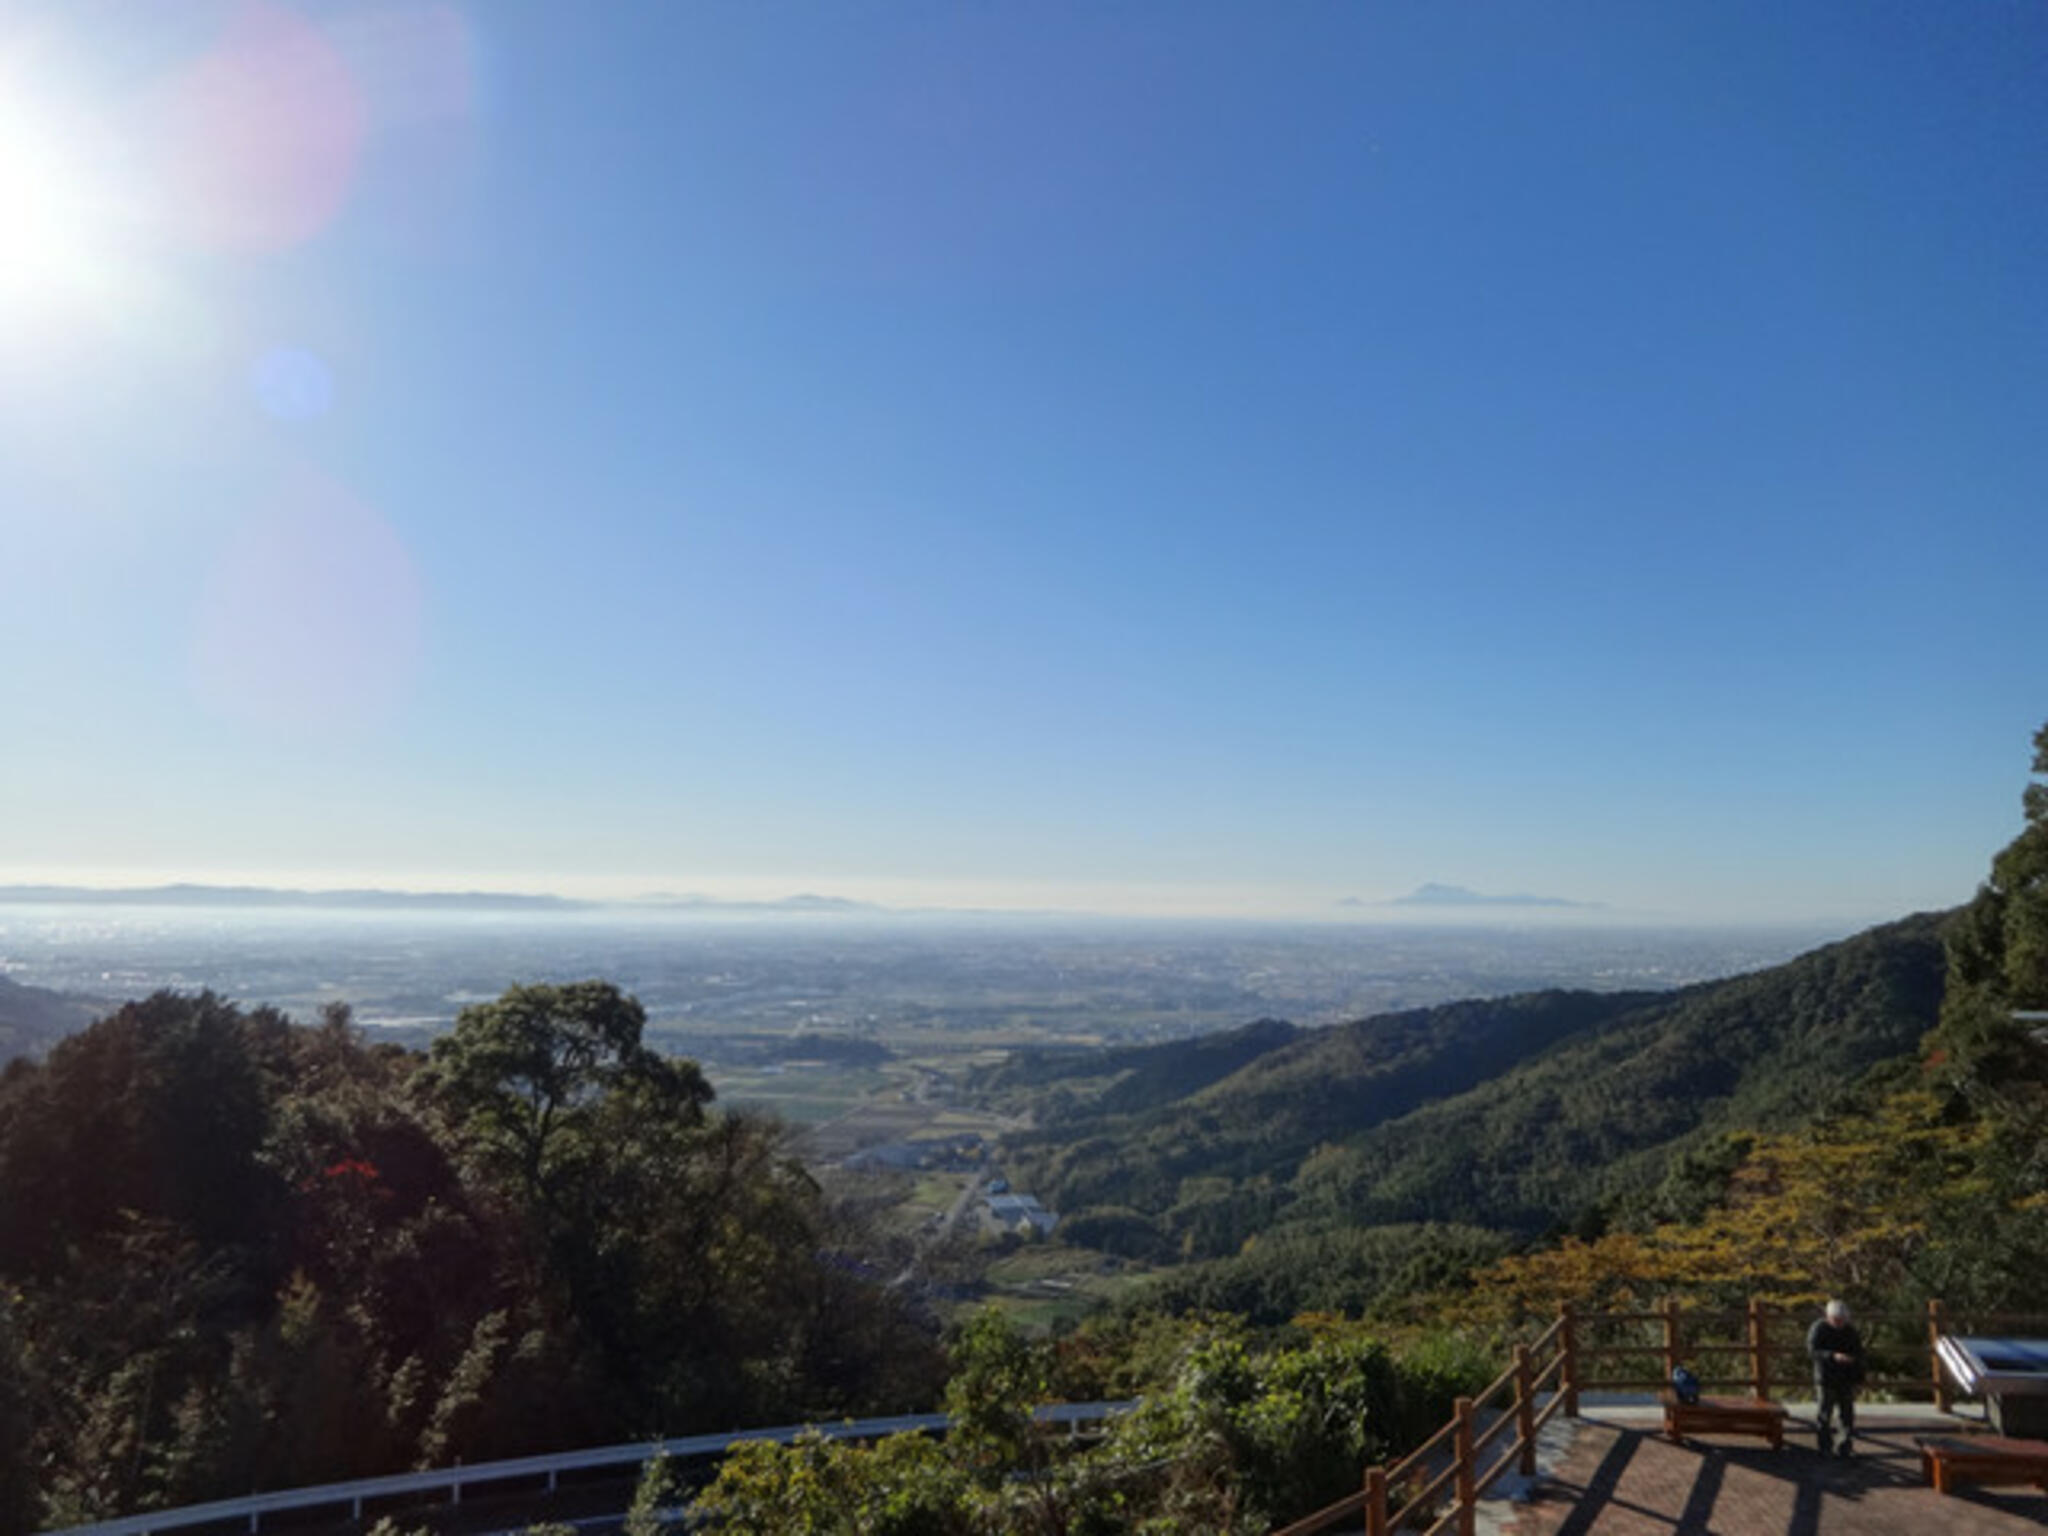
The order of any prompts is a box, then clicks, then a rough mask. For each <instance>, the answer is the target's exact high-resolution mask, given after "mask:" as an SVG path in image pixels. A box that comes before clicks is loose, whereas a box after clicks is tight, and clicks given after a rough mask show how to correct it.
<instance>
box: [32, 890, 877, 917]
mask: <svg viewBox="0 0 2048 1536" xmlns="http://www.w3.org/2000/svg"><path fill="white" fill-rule="evenodd" d="M0 904H14V905H22V906H30V905H34V906H130V907H241V908H251V907H255V908H293V909H298V908H305V909H315V910H318V909H329V910H339V911H407V912H597V911H607V910H612V909H616V908H653V909H658V910H661V911H670V912H818V913H827V912H881V911H886V910H888V909H887V908H883V907H877V906H874V905H871V904H870V903H867V902H862V901H853V900H851V899H849V898H847V897H844V896H816V895H812V894H810V893H808V892H805V893H802V894H799V895H795V896H786V897H783V898H781V899H779V900H775V901H723V900H720V899H719V898H717V897H715V896H699V895H685V896H677V895H671V894H667V893H661V894H657V895H652V896H644V897H641V898H639V899H637V900H633V901H582V900H578V899H577V898H575V897H571V896H549V895H523V894H520V893H518V892H511V891H388V890H375V889H366V890H320V891H301V890H291V889H287V888H281V887H277V886H267V885H194V884H177V885H152V886H135V887H126V886H85V885H0Z"/></svg>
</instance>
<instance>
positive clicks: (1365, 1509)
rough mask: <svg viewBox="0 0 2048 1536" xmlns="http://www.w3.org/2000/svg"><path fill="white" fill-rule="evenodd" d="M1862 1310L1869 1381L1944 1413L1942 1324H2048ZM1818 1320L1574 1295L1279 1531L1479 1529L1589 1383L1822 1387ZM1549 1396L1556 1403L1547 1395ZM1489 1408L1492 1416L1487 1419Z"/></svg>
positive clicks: (1305, 1535) (2039, 1319)
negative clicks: (1385, 1460) (1513, 1473)
mask: <svg viewBox="0 0 2048 1536" xmlns="http://www.w3.org/2000/svg"><path fill="white" fill-rule="evenodd" d="M1855 1321H1856V1325H1857V1327H1858V1329H1859V1330H1860V1331H1861V1332H1862V1334H1863V1339H1864V1345H1865V1353H1866V1357H1867V1359H1868V1361H1869V1363H1870V1370H1869V1374H1868V1375H1867V1376H1866V1377H1865V1380H1864V1390H1865V1391H1867V1392H1872V1393H1880V1394H1885V1395H1889V1396H1897V1397H1911V1398H1925V1399H1927V1400H1928V1401H1931V1402H1932V1403H1933V1404H1934V1406H1935V1407H1937V1408H1939V1409H1941V1410H1942V1411H1944V1412H1946V1411H1947V1410H1948V1408H1949V1407H1950V1406H1951V1404H1952V1401H1953V1396H1954V1394H1953V1393H1952V1391H1951V1389H1950V1387H1949V1385H1948V1382H1947V1380H1946V1379H1945V1378H1944V1377H1943V1375H1942V1370H1941V1360H1940V1357H1939V1356H1938V1355H1936V1354H1935V1350H1934V1346H1935V1341H1936V1340H1937V1339H1939V1338H1940V1337H1941V1336H1942V1335H1943V1334H1944V1333H1976V1332H2003V1331H2008V1330H2014V1329H2024V1330H2027V1331H2030V1332H2037V1333H2048V1314H2030V1315H2020V1314H2015V1313H1984V1314H1973V1315H1970V1316H1967V1317H1962V1316H1956V1317H1951V1316H1950V1315H1949V1314H1948V1312H1947V1310H1946V1309H1945V1308H1944V1307H1943V1306H1942V1304H1941V1303H1940V1302H1939V1301H1930V1302H1928V1303H1927V1307H1926V1310H1925V1311H1924V1312H1865V1313H1858V1314H1857V1316H1856V1319H1855ZM1811 1322H1812V1314H1811V1313H1809V1312H1793V1311H1786V1310H1784V1309H1782V1308H1778V1307H1772V1306H1768V1305H1766V1304H1764V1303H1763V1302H1759V1301H1754V1300H1752V1301H1751V1302H1750V1303H1749V1305H1748V1306H1747V1307H1744V1308H1741V1309H1737V1310H1723V1311H1716V1310H1709V1309H1698V1310H1690V1311H1688V1310H1685V1309H1682V1308H1680V1307H1679V1305H1678V1304H1677V1303H1676V1302H1675V1301H1667V1302H1665V1303H1663V1304H1662V1305H1661V1306H1657V1307H1652V1308H1645V1309H1642V1310H1639V1311H1629V1312H1590V1311H1580V1310H1578V1309H1577V1308H1575V1307H1572V1306H1570V1305H1566V1306H1564V1307H1563V1308H1561V1309H1560V1310H1559V1314H1558V1318H1557V1321H1555V1322H1554V1323H1552V1324H1551V1325H1550V1326H1549V1327H1548V1328H1546V1329H1544V1330H1543V1332H1542V1334H1541V1335H1539V1336H1538V1337H1537V1339H1536V1340H1535V1341H1534V1342H1533V1343H1530V1344H1518V1345H1516V1346H1515V1352H1514V1363H1513V1364H1512V1365H1510V1366H1509V1367H1508V1369H1507V1370H1505V1371H1503V1372H1502V1373H1501V1374H1500V1376H1499V1377H1497V1378H1496V1379H1495V1380H1494V1381H1493V1382H1492V1384H1491V1385H1489V1386H1488V1387H1487V1388H1486V1389H1485V1390H1484V1391H1483V1392H1480V1393H1479V1394H1478V1395H1477V1396H1475V1397H1469V1398H1467V1397H1461V1398H1459V1399H1458V1401H1457V1409H1456V1411H1455V1412H1454V1414H1453V1415H1452V1417H1451V1420H1450V1422H1449V1423H1447V1424H1445V1425H1444V1426H1443V1427H1442V1428H1441V1429H1439V1430H1438V1431H1437V1432H1436V1433H1435V1434H1433V1435H1431V1436H1430V1437H1429V1438H1428V1439H1427V1440H1425V1441H1424V1442H1423V1443H1422V1444H1421V1445H1419V1446H1417V1447H1416V1448H1415V1449H1414V1450H1412V1451H1410V1452H1409V1453H1408V1454H1407V1455H1406V1456H1404V1457H1403V1458H1402V1459H1401V1460H1399V1461H1397V1462H1395V1463H1394V1464H1393V1465H1392V1466H1386V1467H1371V1468H1368V1469H1367V1470H1366V1473H1365V1483H1364V1486H1363V1487H1362V1488H1361V1489H1360V1490H1359V1491H1358V1492H1357V1493H1354V1494H1352V1495H1350V1496H1349V1497H1347V1498H1344V1499H1340V1500H1339V1501H1338V1502H1336V1503H1335V1504H1331V1505H1329V1506H1328V1507H1326V1508H1323V1509H1319V1510H1317V1511H1316V1512H1315V1513H1314V1514H1312V1515H1307V1516H1304V1517H1303V1518H1301V1519H1299V1520H1296V1521H1295V1522H1294V1523H1293V1524H1291V1525H1286V1526H1282V1527H1280V1528H1279V1529H1278V1530H1276V1531H1275V1532H1274V1533H1273V1536H1312V1533H1315V1532H1319V1531H1327V1530H1329V1529H1331V1528H1332V1527H1333V1526H1337V1525H1340V1524H1345V1523H1346V1522H1350V1523H1351V1525H1350V1528H1352V1529H1356V1528H1357V1527H1356V1522H1358V1521H1359V1520H1361V1519H1362V1520H1363V1521H1364V1526H1365V1531H1366V1536H1388V1533H1389V1532H1392V1531H1397V1530H1417V1529H1419V1530H1422V1531H1424V1532H1425V1533H1426V1536H1443V1533H1448V1532H1453V1531H1455V1532H1457V1533H1458V1536H1472V1531H1473V1527H1474V1515H1475V1510H1476V1506H1477V1504H1478V1501H1479V1497H1480V1495H1482V1494H1483V1493H1485V1492H1486V1490H1487V1489H1488V1488H1490V1487H1492V1486H1493V1484H1494V1483H1495V1482H1496V1481H1497V1480H1498V1479H1499V1478H1500V1476H1501V1474H1502V1473H1504V1472H1505V1471H1507V1469H1508V1466H1509V1464H1510V1463H1513V1464H1514V1465H1515V1466H1516V1467H1517V1468H1518V1470H1519V1471H1520V1472H1521V1474H1522V1475H1523V1476H1524V1477H1527V1476H1531V1475H1533V1474H1534V1472H1535V1470H1536V1433H1537V1431H1538V1430H1540V1429H1541V1428H1542V1427H1543V1426H1544V1425H1545V1424H1547V1423H1549V1422H1550V1420H1551V1419H1552V1418H1553V1417H1555V1416H1556V1415H1557V1414H1558V1413H1560V1412H1562V1413H1563V1414H1564V1415H1565V1416H1566V1417H1568V1418H1577V1417H1578V1414H1579V1400H1580V1394H1581V1393H1584V1392H1600V1391H1614V1392H1651V1391H1656V1390H1659V1389H1661V1388H1662V1387H1663V1386H1664V1385H1665V1384H1666V1383H1668V1382H1669V1381H1670V1380H1671V1372H1672V1369H1673V1367H1675V1366H1678V1365H1685V1366H1687V1367H1688V1368H1690V1369H1691V1370H1692V1371H1693V1372H1694V1374H1696V1375H1697V1376H1698V1377H1699V1378H1700V1384H1701V1385H1702V1386H1704V1387H1707V1388H1710V1389H1712V1388H1721V1389H1724V1390H1725V1389H1727V1388H1730V1387H1734V1388H1739V1389H1740V1390H1742V1391H1743V1392H1745V1393H1747V1394H1748V1395H1750V1396H1752V1397H1762V1398H1768V1397H1771V1396H1772V1395H1773V1391H1774V1389H1782V1388H1785V1387H1790V1386H1797V1387H1800V1388H1803V1389H1809V1390H1810V1389H1811V1387H1812V1383H1813V1368H1812V1365H1811V1364H1810V1362H1809V1361H1808V1359H1807V1355H1806V1330H1807V1328H1808V1327H1809V1326H1810V1324H1811ZM1546 1394H1547V1401H1539V1400H1540V1399H1544V1398H1545V1396H1546ZM1489 1414H1490V1415H1492V1419H1491V1422H1490V1423H1488V1424H1487V1426H1486V1427H1485V1428H1484V1429H1481V1428H1480V1427H1479V1423H1480V1420H1481V1419H1482V1418H1483V1417H1485V1416H1487V1415H1489ZM1510 1430H1512V1431H1513V1440H1512V1441H1511V1442H1510V1443H1509V1444H1508V1445H1507V1447H1506V1449H1505V1450H1503V1451H1502V1452H1501V1453H1500V1454H1499V1455H1497V1456H1496V1457H1494V1459H1493V1460H1491V1461H1490V1462H1489V1461H1488V1460H1487V1459H1486V1456H1487V1452H1488V1451H1489V1449H1490V1448H1492V1447H1493V1446H1494V1445H1496V1444H1497V1443H1499V1442H1500V1441H1501V1440H1502V1439H1503V1437H1505V1436H1507V1435H1508V1433H1509V1431H1510ZM1396 1499H1399V1500H1401V1501H1402V1502H1400V1503H1398V1504H1396V1503H1395V1502H1394V1501H1395V1500H1396ZM1447 1500H1448V1506H1447V1507H1446V1501H1447Z"/></svg>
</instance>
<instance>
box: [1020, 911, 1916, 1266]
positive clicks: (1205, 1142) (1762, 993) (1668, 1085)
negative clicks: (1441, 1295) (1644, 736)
mask: <svg viewBox="0 0 2048 1536" xmlns="http://www.w3.org/2000/svg"><path fill="white" fill-rule="evenodd" d="M1939 924H1940V918H1939V917H1938V916H1935V915H1922V916H1918V917H1913V918H1908V919H1906V920H1904V921H1902V922H1898V923H1892V924H1889V925H1886V926H1885V927H1882V928H1877V929H1873V930H1871V931H1869V932H1868V933H1864V934H1860V935H1858V936H1856V937H1855V938H1852V939H1848V940H1844V941H1843V942H1841V943H1838V944H1832V945H1828V946H1826V947H1825V948H1822V949H1819V950H1815V951H1813V952H1812V953H1810V954H1807V955H1803V956H1801V957H1799V958H1798V959H1796V960H1793V961H1790V962H1788V963H1786V964H1784V965H1781V966H1775V967H1772V968H1771V969H1769V970H1766V971H1760V972H1757V973H1755V974H1753V975H1749V976H1742V977H1736V978H1733V979H1731V980H1727V981H1720V982H1710V983H1706V984H1703V985H1699V986H1694V987H1688V988H1684V989H1682V990H1680V991H1676V992H1670V993H1657V994H1645V993H1628V994H1594V993H1574V992H1544V993H1533V994H1527V995H1523V996H1519V997H1510V998H1501V999H1494V1000H1486V1001H1477V1002H1467V1003H1457V1004H1452V1005H1449V1006H1446V1007H1441V1008H1430V1009H1421V1010H1416V1011H1414V1012H1410V1013H1403V1014H1392V1015H1386V1016H1384V1017H1381V1018H1375V1019H1367V1020H1364V1021H1361V1022H1359V1023H1355V1024H1347V1025H1341V1026H1336V1027H1334V1028H1330V1029H1323V1030H1315V1031H1310V1032H1307V1033H1305V1034H1303V1035H1301V1036H1300V1037H1298V1038H1296V1039H1294V1040H1293V1041H1291V1042H1288V1043H1286V1044H1283V1045H1281V1046H1279V1047H1278V1048H1277V1049H1274V1050H1271V1051H1268V1052H1265V1053H1263V1054H1261V1055H1259V1056H1258V1057H1257V1058H1255V1059H1253V1060H1251V1061H1250V1062H1248V1063H1247V1064H1246V1065H1245V1066H1243V1067H1242V1068H1240V1069H1239V1070H1237V1071H1236V1072H1233V1073H1231V1074H1230V1075H1229V1076H1227V1077H1223V1078H1221V1079H1219V1080H1217V1081H1215V1082H1213V1083H1210V1084H1209V1085H1208V1086H1206V1087H1204V1088H1202V1089H1201V1090H1199V1091H1197V1092H1195V1093H1193V1094H1190V1095H1187V1096H1186V1097H1183V1098H1181V1099H1179V1100H1176V1101H1174V1102H1172V1103H1169V1104H1164V1105H1159V1106H1156V1107H1153V1108H1150V1109H1147V1110H1145V1111H1143V1112H1142V1113H1137V1114H1118V1113H1114V1112H1102V1113H1088V1112H1085V1111H1081V1112H1077V1111H1076V1110H1075V1108H1074V1107H1073V1106H1072V1105H1069V1106H1068V1112H1067V1114H1066V1115H1065V1116H1064V1117H1063V1118H1062V1120H1061V1121H1060V1122H1059V1123H1058V1124H1055V1125H1050V1126H1047V1127H1046V1128H1045V1129H1043V1130H1042V1131H1039V1132H1036V1133H1033V1134H1030V1135H1027V1136H1024V1137H1020V1138H1018V1140H1017V1142H1016V1144H1015V1146H1014V1149H1013V1150H1014V1152H1015V1154H1016V1161H1017V1166H1018V1169H1019V1176H1020V1179H1022V1180H1028V1181H1029V1187H1031V1188H1033V1189H1034V1190H1035V1191H1036V1192H1038V1193H1039V1194H1040V1195H1041V1197H1042V1198H1044V1199H1046V1201H1047V1203H1048V1204H1050V1205H1053V1206H1054V1207H1055V1208H1057V1209H1061V1210H1064V1211H1072V1212H1077V1213H1080V1212H1085V1211H1087V1210H1088V1209H1089V1208H1093V1207H1124V1208H1129V1209H1130V1210H1132V1211H1134V1212H1135V1213H1137V1214H1138V1215H1140V1216H1142V1217H1143V1218H1145V1219H1146V1220H1148V1221H1150V1222H1152V1223H1153V1224H1154V1225H1155V1227H1156V1229H1157V1231H1158V1233H1159V1235H1160V1238H1161V1239H1162V1242H1163V1243H1164V1244H1170V1245H1171V1246H1172V1247H1174V1248H1177V1250H1178V1251H1179V1252H1181V1253H1183V1254H1185V1255H1187V1256H1190V1257H1199V1256H1203V1255H1209V1254H1218V1253H1228V1252H1231V1251H1234V1250H1235V1249H1236V1247H1237V1246H1239V1244H1241V1243H1242V1241H1243V1239H1244V1238H1245V1237H1247V1236H1250V1235H1252V1234H1254V1233H1257V1232H1261V1231H1264V1230H1266V1229H1267V1228H1269V1227H1272V1226H1274V1225H1276V1224H1284V1225H1304V1224H1305V1225H1311V1226H1335V1225H1380V1224H1385V1223H1393V1222H1404V1221H1456V1222H1466V1223H1472V1224H1476V1225H1481V1226H1486V1227H1493V1228H1505V1229H1511V1230H1516V1231H1533V1230H1537V1229H1540V1228H1542V1227H1545V1226H1549V1225H1552V1224H1554V1223H1556V1222H1558V1221H1562V1220H1567V1219H1570V1218H1572V1217H1574V1216H1576V1215H1578V1214H1579V1213H1581V1212H1582V1211H1584V1210H1585V1209H1586V1208H1587V1207H1588V1206H1589V1205H1591V1204H1592V1203H1594V1202H1596V1201H1598V1200H1601V1199H1603V1198H1605V1197H1609V1196H1612V1195H1614V1194H1616V1193H1619V1192H1623V1191H1626V1190H1631V1189H1642V1188H1644V1187H1647V1186H1649V1185H1652V1184H1654V1183H1655V1182H1656V1181H1657V1180H1658V1179H1659V1178H1660V1177H1661V1176H1662V1173H1663V1170H1664V1168H1665V1166H1666V1164H1667V1162H1668V1160H1669V1158H1670V1157H1671V1156H1672V1155H1673V1154H1674V1153H1675V1152H1676V1151H1678V1150H1679V1149H1680V1148H1681V1147H1682V1146H1683V1145H1685V1144H1687V1143H1689V1142H1691V1141H1693V1140H1696V1139H1697V1138H1699V1137H1701V1136H1704V1135H1707V1134H1711V1133H1713V1132H1714V1131H1716V1130H1720V1129H1733V1128H1742V1127H1750V1126H1755V1127H1769V1126H1782V1125H1788V1124H1794V1123H1797V1122H1799V1121H1800V1120H1803V1119H1804V1118H1806V1117H1807V1116H1809V1115H1810V1114H1812V1113H1813V1112H1815V1111H1816V1110H1818V1109H1820V1108H1822V1107H1824V1105H1825V1104H1826V1103H1827V1102H1829V1101H1830V1100H1831V1099H1832V1097H1833V1096H1834V1095H1835V1094H1836V1093H1837V1092H1838V1091H1839V1090H1840V1089H1841V1088H1842V1087H1843V1086H1844V1085H1846V1084H1847V1083H1848V1082H1849V1081H1850V1080H1851V1079H1853V1078H1854V1077H1856V1076H1857V1075H1859V1074H1861V1073H1862V1072H1863V1071H1865V1070H1867V1069H1868V1068H1869V1067H1871V1066H1872V1065H1875V1064H1876V1063H1878V1062H1880V1061H1883V1060H1886V1059H1887V1058H1890V1057H1894V1056H1897V1055H1899V1054H1901V1053H1903V1052H1906V1051H1909V1050H1911V1049H1912V1048H1913V1046H1914V1045H1915V1043H1916V1042H1917V1041H1918V1040H1919V1038H1920V1036H1921V1035H1922V1034H1923V1033H1925V1031H1926V1030H1927V1029H1928V1028H1930V1027H1931V1026H1932V1024H1933V1022H1934V1019H1935V1015H1936V1011H1937V1009H1938V1007H1939V1004H1940V997H1941V985H1942V953H1941V946H1940V941H1939V938H1938V929H1939ZM1154 1049H1156V1050H1160V1051H1170V1050H1172V1049H1174V1048H1173V1047H1156V1048H1154ZM1077 1070H1078V1069H1077ZM1155 1070H1156V1069H1155ZM1049 1091H1050V1090H1049Z"/></svg>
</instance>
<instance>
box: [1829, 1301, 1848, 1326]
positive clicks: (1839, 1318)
mask: <svg viewBox="0 0 2048 1536" xmlns="http://www.w3.org/2000/svg"><path fill="white" fill-rule="evenodd" d="M1827 1310H1828V1321H1829V1322H1831V1323H1846V1322H1847V1321H1849V1303H1847V1302H1846V1301H1831V1302H1829V1303H1828V1309H1827Z"/></svg>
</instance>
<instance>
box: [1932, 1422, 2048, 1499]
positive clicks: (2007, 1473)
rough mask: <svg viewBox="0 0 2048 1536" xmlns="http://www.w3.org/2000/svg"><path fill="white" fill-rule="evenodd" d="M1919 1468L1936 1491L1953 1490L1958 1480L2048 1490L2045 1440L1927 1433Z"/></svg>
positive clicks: (2046, 1441)
mask: <svg viewBox="0 0 2048 1536" xmlns="http://www.w3.org/2000/svg"><path fill="white" fill-rule="evenodd" d="M1920 1468H1921V1470H1922V1471H1923V1472H1925V1473H1926V1474H1927V1481H1928V1482H1929V1483H1930V1484H1931V1485H1932V1486H1933V1488H1934V1491H1935V1492H1936V1493H1953V1492H1954V1491H1955V1486H1956V1484H1957V1483H1991V1484H2007V1483H2032V1484H2033V1485H2034V1486H2035V1487H2037V1488H2039V1489H2040V1490H2041V1491H2042V1492H2043V1493H2048V1440H2013V1439H2009V1438H2007V1437H2006V1436H2004V1435H1968V1436H1963V1435H1927V1436H1924V1437H1922V1439H1921V1440H1920Z"/></svg>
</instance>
